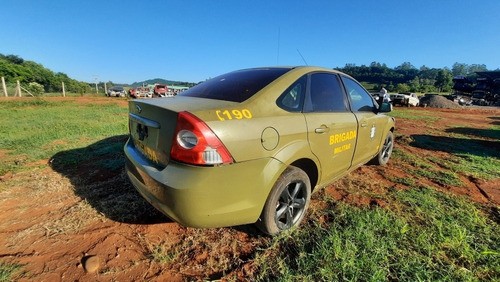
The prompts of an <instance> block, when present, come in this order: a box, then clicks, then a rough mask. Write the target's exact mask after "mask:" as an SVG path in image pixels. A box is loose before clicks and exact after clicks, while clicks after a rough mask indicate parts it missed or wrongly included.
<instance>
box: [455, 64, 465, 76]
mask: <svg viewBox="0 0 500 282" xmlns="http://www.w3.org/2000/svg"><path fill="white" fill-rule="evenodd" d="M468 68H469V67H468V66H467V65H466V64H462V63H454V64H453V66H452V67H451V72H452V74H453V76H457V75H463V76H466V75H467V74H468Z"/></svg>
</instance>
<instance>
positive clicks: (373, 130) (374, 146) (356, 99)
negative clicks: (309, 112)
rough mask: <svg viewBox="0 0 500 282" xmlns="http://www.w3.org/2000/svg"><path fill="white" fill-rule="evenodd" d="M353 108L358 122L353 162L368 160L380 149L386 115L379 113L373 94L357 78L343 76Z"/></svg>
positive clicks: (358, 162)
mask: <svg viewBox="0 0 500 282" xmlns="http://www.w3.org/2000/svg"><path fill="white" fill-rule="evenodd" d="M341 78H342V82H343V84H344V87H345V90H346V92H347V94H348V95H347V96H348V97H349V101H350V106H351V110H352V112H353V113H354V115H355V116H356V119H357V122H358V135H357V142H356V150H355V152H354V157H353V160H352V162H353V164H355V165H357V164H360V163H366V162H368V161H369V160H370V159H371V158H372V157H373V156H375V155H376V154H377V152H378V151H379V149H380V148H379V144H380V142H381V139H382V134H383V128H384V125H385V123H386V117H385V116H384V115H379V114H377V110H378V106H377V105H376V102H375V100H374V99H373V98H372V96H371V95H370V94H369V93H368V92H367V91H366V90H365V89H364V88H363V87H362V86H361V85H360V84H359V83H358V82H356V81H355V80H353V79H351V78H349V77H347V76H343V75H342V76H341Z"/></svg>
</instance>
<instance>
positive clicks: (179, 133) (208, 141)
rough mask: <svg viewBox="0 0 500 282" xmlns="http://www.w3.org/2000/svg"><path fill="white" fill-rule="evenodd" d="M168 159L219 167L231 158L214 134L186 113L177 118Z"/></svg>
mask: <svg viewBox="0 0 500 282" xmlns="http://www.w3.org/2000/svg"><path fill="white" fill-rule="evenodd" d="M170 157H171V158H172V159H173V160H176V161H179V162H183V163H187V164H193V165H219V164H229V163H232V162H233V158H232V156H231V154H230V153H229V151H228V150H227V149H226V147H225V146H224V144H222V142H221V141H220V140H219V138H217V136H216V135H215V134H214V132H213V131H212V130H211V129H210V128H209V127H208V126H207V125H206V124H205V123H204V122H203V121H202V120H200V119H199V118H197V117H196V116H194V115H193V114H191V113H188V112H180V113H179V115H178V116H177V127H176V128H175V134H174V140H173V142H172V149H171V150H170Z"/></svg>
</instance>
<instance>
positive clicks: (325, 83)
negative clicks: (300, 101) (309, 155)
mask: <svg viewBox="0 0 500 282" xmlns="http://www.w3.org/2000/svg"><path fill="white" fill-rule="evenodd" d="M304 116H305V119H306V123H307V135H308V141H309V144H310V146H311V150H312V152H313V153H314V154H315V155H316V157H317V158H318V159H319V161H320V166H321V169H320V175H321V179H320V182H325V181H329V180H331V179H333V178H335V177H336V176H338V175H340V174H342V173H343V172H344V171H345V170H347V169H348V168H349V167H350V166H351V160H352V157H353V154H354V148H355V142H356V135H357V132H356V131H357V122H356V117H355V116H354V114H353V113H351V112H350V111H349V110H348V107H347V98H346V96H345V93H344V92H343V91H342V87H341V83H340V79H339V77H338V75H336V74H333V73H313V74H311V75H310V76H309V83H308V91H307V95H306V101H305V105H304Z"/></svg>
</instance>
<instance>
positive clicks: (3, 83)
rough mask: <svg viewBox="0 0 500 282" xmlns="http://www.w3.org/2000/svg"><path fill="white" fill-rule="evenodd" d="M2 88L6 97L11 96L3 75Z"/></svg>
mask: <svg viewBox="0 0 500 282" xmlns="http://www.w3.org/2000/svg"><path fill="white" fill-rule="evenodd" d="M2 89H3V94H4V95H5V97H9V95H8V94H7V86H5V78H4V77H3V76H2Z"/></svg>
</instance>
